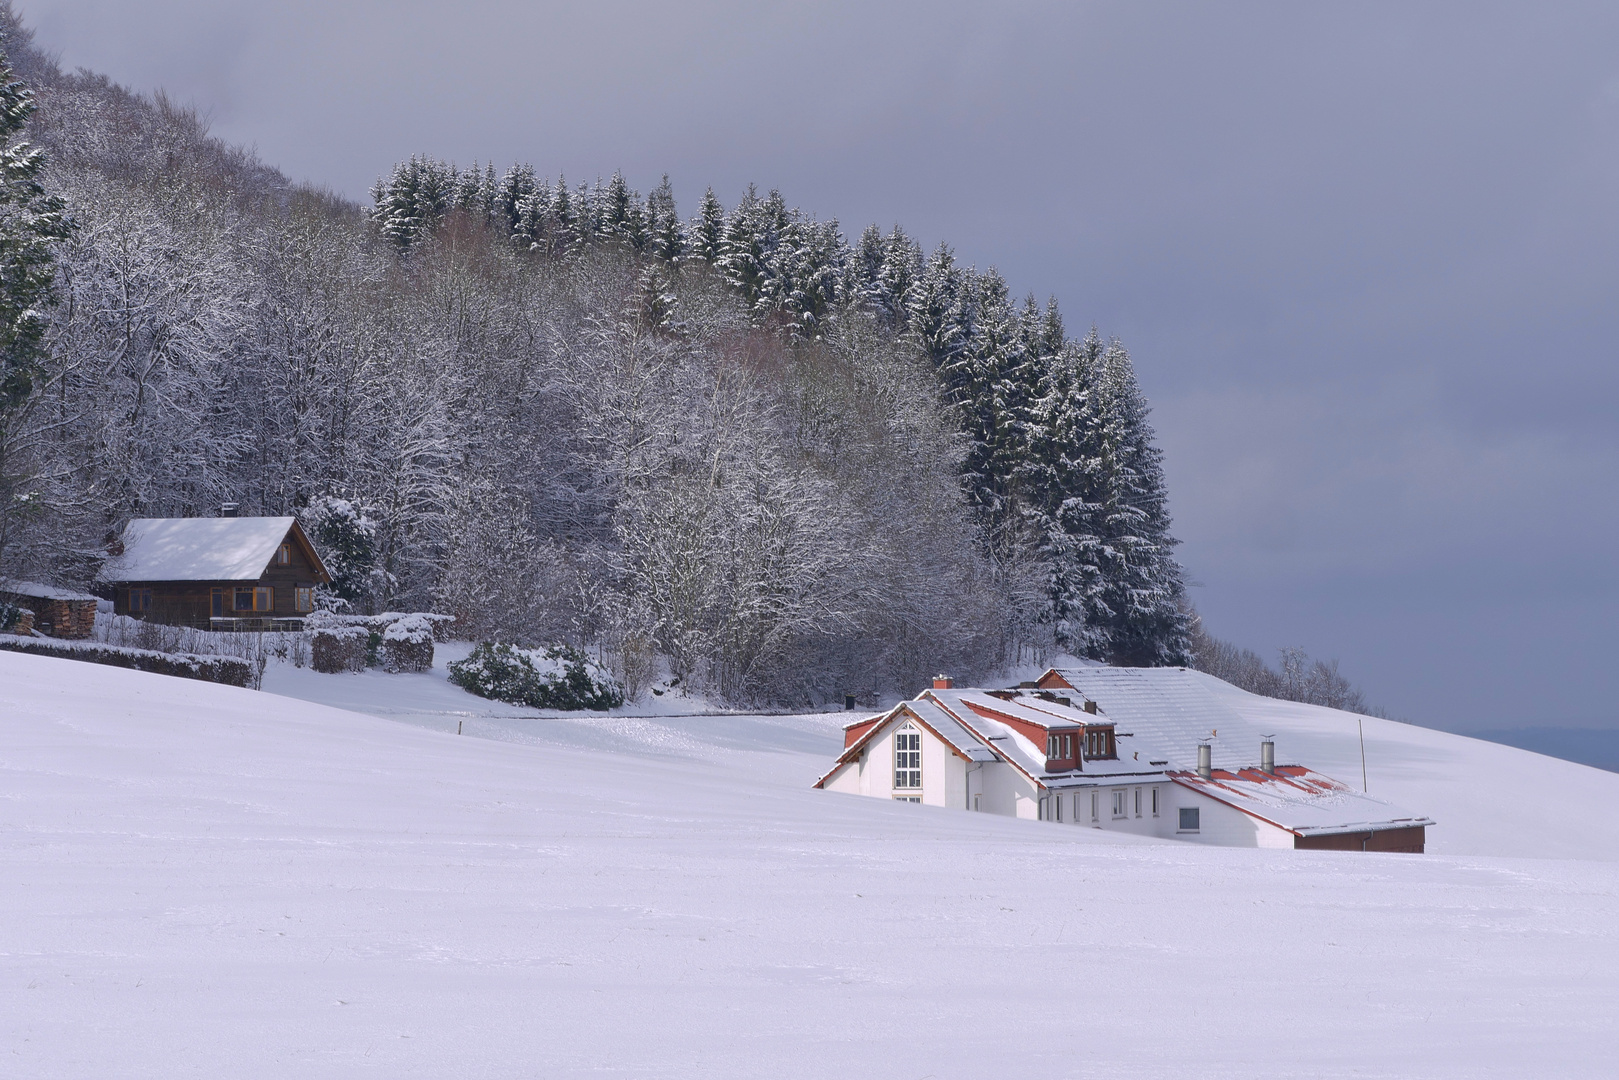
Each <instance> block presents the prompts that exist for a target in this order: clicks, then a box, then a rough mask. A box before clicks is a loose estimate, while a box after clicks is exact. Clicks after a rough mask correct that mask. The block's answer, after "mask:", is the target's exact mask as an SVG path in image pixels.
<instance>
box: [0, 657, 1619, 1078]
mask: <svg viewBox="0 0 1619 1080" xmlns="http://www.w3.org/2000/svg"><path fill="white" fill-rule="evenodd" d="M321 678H329V679H330V680H331V681H330V682H328V683H326V684H324V685H325V686H328V687H334V688H337V687H341V688H343V689H344V690H345V692H352V691H353V690H354V688H358V687H363V686H366V685H369V684H370V683H369V681H368V680H367V679H366V678H365V677H360V676H355V677H342V676H332V677H321ZM419 678H420V679H422V680H429V679H431V678H432V676H421V677H419ZM317 685H319V684H317ZM420 685H422V686H428V685H431V684H430V683H427V682H425V681H424V682H423V683H422V684H420ZM1233 693H1237V692H1236V691H1233ZM1245 704H1246V705H1248V706H1252V704H1253V703H1252V702H1249V703H1245ZM1261 704H1264V703H1261ZM430 712H431V710H427V711H424V712H422V713H420V714H419V715H417V716H415V718H414V719H415V721H416V723H417V725H418V726H411V725H409V724H405V723H400V722H397V721H395V720H391V719H383V718H379V717H373V716H364V715H359V714H356V713H353V712H344V711H339V710H336V709H332V708H329V707H326V706H322V705H318V704H313V703H308V702H303V701H298V700H294V699H291V698H286V697H279V696H276V695H272V694H261V693H254V692H251V691H245V690H236V689H232V688H228V687H219V686H214V685H210V684H203V683H193V682H186V681H181V680H178V679H169V678H163V677H160V676H150V675H143V674H139V673H134V672H126V671H119V670H113V669H108V668H100V667H93V666H91V665H85V664H74V663H70V662H67V661H58V660H50V659H46V658H40V657H32V656H24V655H18V654H7V653H0V850H3V852H4V863H5V866H6V868H7V873H6V874H5V876H4V880H3V882H0V957H3V961H0V995H3V997H0V1039H3V1040H4V1045H3V1047H0V1050H3V1053H4V1060H6V1061H8V1062H9V1064H8V1066H7V1067H6V1069H5V1070H4V1071H5V1074H6V1075H16V1076H29V1077H105V1076H120V1077H165V1078H168V1077H175V1076H210V1077H212V1076H220V1077H224V1076H229V1077H233V1078H238V1077H260V1076H263V1077H284V1076H300V1077H354V1076H377V1077H390V1078H391V1077H415V1076H420V1077H444V1076H480V1077H482V1076H493V1077H498V1076H547V1077H568V1076H584V1075H601V1074H608V1075H632V1076H737V1077H744V1076H745V1077H757V1076H786V1077H797V1076H803V1077H823V1076H876V1075H897V1076H914V1077H923V1076H928V1075H933V1076H939V1077H946V1076H970V1075H995V1074H1001V1073H1006V1072H1011V1071H1013V1070H1016V1071H1018V1072H1032V1073H1035V1074H1044V1075H1075V1074H1081V1073H1083V1074H1086V1075H1092V1074H1094V1075H1099V1076H1100V1075H1119V1074H1124V1073H1125V1072H1126V1071H1128V1070H1152V1071H1153V1072H1154V1073H1155V1074H1157V1075H1175V1076H1256V1075H1273V1076H1296V1075H1304V1074H1308V1075H1313V1076H1348V1075H1354V1076H1400V1077H1412V1076H1454V1077H1464V1076H1466V1077H1471V1076H1478V1075H1502V1076H1528V1075H1540V1076H1546V1075H1558V1076H1593V1077H1595V1076H1606V1075H1608V1073H1609V1067H1610V1065H1611V1062H1610V1061H1609V1060H1608V1052H1609V1050H1610V1049H1611V1047H1612V1045H1613V1044H1614V1038H1615V1030H1614V1027H1615V1024H1614V1019H1613V1013H1612V1008H1611V1004H1612V1002H1613V1001H1614V1000H1616V998H1619V963H1616V961H1619V861H1615V860H1616V859H1619V844H1616V843H1615V838H1614V833H1613V832H1612V829H1613V825H1612V820H1611V819H1612V817H1613V814H1612V810H1611V808H1612V806H1613V805H1615V803H1616V798H1619V776H1615V775H1613V774H1607V773H1601V772H1598V771H1597V770H1592V769H1585V768H1583V767H1580V766H1575V765H1570V764H1567V763H1564V762H1556V761H1552V760H1551V759H1538V758H1535V757H1534V756H1532V755H1528V754H1525V753H1522V752H1520V751H1515V750H1511V749H1509V748H1506V747H1500V746H1494V745H1491V744H1483V743H1475V742H1472V741H1470V740H1460V739H1457V738H1456V737H1454V736H1448V735H1443V734H1440V733H1437V732H1426V731H1422V730H1421V729H1415V728H1407V727H1403V726H1401V725H1395V724H1384V723H1382V722H1372V721H1368V725H1367V754H1368V759H1369V762H1370V765H1371V776H1372V785H1373V790H1374V792H1375V791H1381V792H1383V793H1385V794H1387V795H1389V796H1390V797H1391V798H1396V799H1399V800H1400V801H1402V802H1404V803H1407V804H1409V805H1412V806H1419V807H1421V808H1422V809H1423V810H1424V811H1425V812H1428V813H1430V814H1432V816H1433V817H1434V818H1436V819H1437V820H1438V821H1439V823H1440V824H1439V826H1438V827H1437V828H1435V829H1434V830H1433V831H1432V832H1431V834H1430V836H1431V840H1432V843H1433V848H1434V850H1435V851H1436V852H1440V853H1439V854H1430V855H1427V856H1376V855H1372V856H1367V855H1359V854H1356V855H1342V854H1334V853H1305V852H1267V851H1251V850H1243V851H1239V850H1225V849H1211V848H1201V847H1192V846H1183V845H1179V844H1175V843H1172V842H1164V841H1146V840H1136V841H1130V840H1125V839H1122V838H1117V837H1109V836H1104V835H1101V834H1099V833H1096V832H1093V831H1091V830H1088V829H1080V828H1073V827H1071V826H1069V827H1065V826H1061V825H1046V824H1039V823H1033V822H1025V821H1015V820H1009V819H1002V818H993V817H989V816H987V815H972V814H966V813H961V812H955V811H939V810H933V809H931V808H926V807H913V806H906V805H900V804H893V803H888V802H884V801H880V800H875V799H859V798H852V797H839V796H833V795H828V794H826V793H822V792H816V791H811V790H809V789H808V787H807V778H809V777H812V776H813V775H814V773H815V772H816V770H817V769H818V768H819V767H821V765H822V764H823V763H824V760H825V757H826V753H827V750H828V749H829V748H830V746H831V745H832V744H833V743H834V742H835V738H836V730H837V722H838V721H839V720H841V719H842V717H841V716H835V715H832V716H811V717H770V718H747V717H724V718H709V717H690V718H684V719H679V718H665V719H650V720H636V719H629V718H623V717H620V718H605V719H603V718H597V719H581V720H571V719H570V720H532V719H530V720H524V719H522V718H521V717H519V716H516V715H507V716H506V717H505V718H503V719H502V718H495V717H485V718H478V719H476V721H475V722H474V723H471V724H469V725H468V727H469V730H472V729H476V730H477V731H478V733H480V734H483V735H488V736H494V737H495V738H475V737H461V738H458V737H456V736H455V735H453V734H448V733H445V732H443V731H435V730H428V729H427V727H426V725H429V724H431V725H435V726H442V725H445V724H447V725H448V726H449V727H450V728H452V729H453V726H454V724H453V719H452V718H450V717H449V716H448V715H439V716H437V718H430ZM402 718H404V719H410V717H402ZM1256 722H1258V723H1269V724H1270V725H1271V727H1272V728H1273V729H1274V730H1275V731H1276V732H1277V734H1278V742H1279V749H1280V756H1282V757H1283V758H1290V757H1292V756H1294V754H1293V753H1292V752H1290V751H1289V750H1288V749H1286V748H1287V747H1289V746H1295V745H1296V746H1297V748H1298V749H1297V756H1298V757H1300V758H1309V759H1310V760H1311V761H1312V763H1313V764H1318V765H1319V767H1322V768H1324V769H1326V770H1327V771H1329V772H1334V773H1336V774H1337V775H1339V776H1340V777H1341V778H1343V779H1350V778H1351V777H1352V776H1358V765H1359V756H1358V745H1357V744H1355V743H1353V742H1352V741H1350V740H1349V738H1348V736H1349V735H1352V734H1353V722H1352V721H1349V722H1348V726H1347V729H1345V720H1344V718H1343V717H1342V715H1340V714H1330V713H1323V712H1322V711H1320V710H1315V709H1310V708H1308V707H1301V706H1293V705H1284V704H1280V703H1273V706H1272V712H1271V714H1270V715H1269V716H1266V717H1263V718H1260V717H1256ZM1335 725H1336V726H1335ZM1351 763H1353V765H1354V766H1355V768H1354V769H1353V770H1351V768H1350V767H1349V766H1350V764H1351ZM1430 784H1431V785H1432V788H1431V795H1432V797H1431V798H1430V797H1428V794H1429V793H1430V789H1429V787H1428V786H1427V785H1430ZM1418 792H1421V793H1422V797H1420V798H1419V797H1418V795H1417V794H1416V793H1418ZM1536 803H1538V805H1532V804H1536ZM1538 814H1545V815H1547V821H1548V825H1547V828H1546V835H1545V836H1544V837H1540V838H1539V839H1542V840H1544V841H1545V844H1544V845H1543V846H1539V847H1537V845H1536V844H1535V841H1536V839H1537V837H1536V832H1537V829H1538V826H1537V824H1536V820H1537V819H1536V815H1538ZM1467 815H1472V816H1471V817H1467ZM1464 818H1465V819H1464ZM1492 838H1493V839H1492ZM1492 844H1499V847H1495V848H1493V850H1499V851H1509V852H1514V853H1530V849H1535V850H1534V853H1539V854H1577V855H1579V856H1581V858H1578V859H1551V858H1538V859H1523V858H1503V857H1486V856H1482V855H1477V854H1444V852H1447V851H1452V852H1461V851H1483V850H1492V848H1491V845H1492Z"/></svg>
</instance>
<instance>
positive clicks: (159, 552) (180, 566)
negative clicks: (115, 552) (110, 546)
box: [100, 517, 296, 582]
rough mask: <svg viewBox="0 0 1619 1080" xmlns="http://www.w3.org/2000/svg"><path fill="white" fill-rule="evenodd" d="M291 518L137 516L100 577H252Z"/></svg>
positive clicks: (259, 574)
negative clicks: (117, 551) (115, 554)
mask: <svg viewBox="0 0 1619 1080" xmlns="http://www.w3.org/2000/svg"><path fill="white" fill-rule="evenodd" d="M294 520H296V519H294V518H290V517H243V518H136V519H135V520H134V521H131V522H130V523H129V525H128V526H126V527H125V529H124V536H123V542H124V553H123V554H122V555H119V556H118V557H117V558H114V559H109V560H108V561H107V565H106V566H105V567H104V568H103V569H102V571H101V575H100V577H101V580H102V581H111V582H118V581H254V580H257V579H258V578H260V577H262V576H263V574H264V571H265V570H266V569H268V568H269V565H270V559H271V558H273V557H274V555H275V549H276V548H277V547H278V546H279V545H280V543H281V541H283V540H285V539H286V538H287V532H288V530H290V529H291V528H292V524H293V521H294Z"/></svg>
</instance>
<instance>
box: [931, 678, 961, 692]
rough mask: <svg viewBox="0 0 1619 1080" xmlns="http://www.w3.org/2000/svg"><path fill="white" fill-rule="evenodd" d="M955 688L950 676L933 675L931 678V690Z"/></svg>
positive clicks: (954, 682) (954, 681)
mask: <svg viewBox="0 0 1619 1080" xmlns="http://www.w3.org/2000/svg"><path fill="white" fill-rule="evenodd" d="M955 687H956V680H954V679H952V678H951V677H950V676H948V675H935V676H933V689H935V690H954V689H955Z"/></svg>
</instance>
